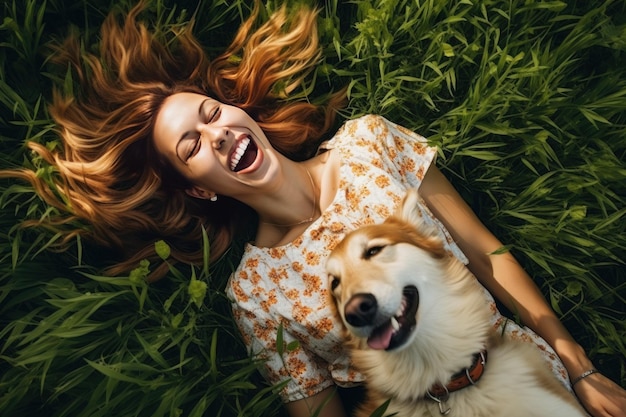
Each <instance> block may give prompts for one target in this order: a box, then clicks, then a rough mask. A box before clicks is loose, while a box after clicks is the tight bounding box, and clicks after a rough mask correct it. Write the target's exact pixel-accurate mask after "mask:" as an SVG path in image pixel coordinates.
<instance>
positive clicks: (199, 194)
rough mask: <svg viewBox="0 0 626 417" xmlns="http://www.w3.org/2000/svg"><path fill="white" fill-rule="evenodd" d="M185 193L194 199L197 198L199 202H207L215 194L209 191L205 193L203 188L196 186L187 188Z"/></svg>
mask: <svg viewBox="0 0 626 417" xmlns="http://www.w3.org/2000/svg"><path fill="white" fill-rule="evenodd" d="M185 192H186V193H187V195H190V196H191V197H194V198H199V199H201V200H209V199H210V198H211V197H213V196H214V195H215V193H213V192H211V191H207V190H205V189H204V188H200V187H196V186H194V187H191V188H187V189H186V190H185Z"/></svg>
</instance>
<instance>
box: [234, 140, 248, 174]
mask: <svg viewBox="0 0 626 417" xmlns="http://www.w3.org/2000/svg"><path fill="white" fill-rule="evenodd" d="M248 145H250V138H245V139H243V140H242V141H241V142H239V145H237V149H235V152H233V157H232V159H231V160H230V170H231V171H234V169H235V167H236V166H237V164H238V163H239V161H240V160H241V157H242V156H243V154H244V153H246V149H248Z"/></svg>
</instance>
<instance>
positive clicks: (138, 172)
mask: <svg viewBox="0 0 626 417" xmlns="http://www.w3.org/2000/svg"><path fill="white" fill-rule="evenodd" d="M140 11H141V7H140V6H139V7H136V8H134V9H133V10H132V11H131V12H130V13H129V14H128V15H127V17H126V18H125V19H123V21H122V22H121V23H120V22H119V20H118V16H116V15H114V14H112V15H111V16H109V17H108V18H107V19H106V21H105V23H104V24H103V27H102V40H101V45H100V52H99V54H97V55H87V56H85V55H83V54H82V53H81V46H80V40H79V39H77V38H74V37H72V38H69V39H68V40H67V41H66V42H65V44H63V45H62V46H60V47H59V48H58V49H57V53H56V55H55V57H54V59H55V61H56V62H57V63H61V64H65V65H67V64H70V66H71V67H72V69H73V70H74V72H75V74H76V76H77V77H78V80H79V83H80V92H79V93H77V94H76V96H67V95H64V94H61V93H57V94H55V96H54V100H53V102H52V104H51V107H50V111H51V114H52V115H53V117H54V119H55V121H56V123H57V124H58V127H59V132H60V135H61V138H62V141H63V145H64V148H63V150H62V151H60V152H52V151H50V150H49V149H47V148H46V147H44V146H42V145H39V144H37V143H34V142H33V143H31V144H30V147H31V149H32V150H33V151H34V152H35V153H36V154H37V155H39V156H40V157H42V158H43V159H44V160H45V161H47V162H48V163H49V164H51V165H52V166H53V167H54V168H55V169H56V171H57V172H58V176H57V177H56V181H57V183H56V184H54V188H55V189H56V191H53V190H52V189H51V188H50V186H49V185H48V184H46V183H45V182H43V181H42V180H41V179H40V178H39V177H38V176H37V174H36V173H35V172H32V171H29V170H27V169H24V170H21V171H17V172H16V171H11V172H6V171H5V172H3V173H2V176H4V177H8V176H10V177H17V178H20V179H22V180H25V181H28V182H30V183H31V184H33V186H34V187H35V188H36V189H37V191H38V192H39V194H40V195H41V196H42V197H43V198H44V199H45V201H46V202H47V203H48V204H50V205H52V206H54V207H56V208H58V209H60V210H61V211H65V210H68V209H67V207H68V206H69V211H66V215H65V216H64V217H62V218H58V219H53V220H52V221H53V222H55V223H58V222H61V223H68V224H69V223H71V222H72V221H73V220H80V221H81V222H86V223H87V224H89V225H90V229H89V231H86V230H80V231H75V232H70V233H68V235H67V238H68V239H70V238H71V237H72V236H73V235H74V233H84V234H85V237H86V238H89V239H91V240H93V241H95V242H96V243H97V244H101V245H106V246H111V247H115V248H117V249H120V250H121V251H122V252H123V253H124V254H126V257H125V259H124V260H123V261H122V262H120V263H119V264H117V265H116V266H114V267H113V268H111V270H110V271H109V272H110V273H111V274H117V273H122V272H126V271H129V270H131V269H132V268H134V267H136V265H137V263H138V262H139V260H141V259H144V258H154V257H155V254H154V249H153V248H154V242H155V241H156V240H159V239H164V240H166V241H167V242H168V243H169V245H170V246H171V247H172V249H173V251H172V257H173V258H174V259H176V260H177V261H180V262H185V263H195V262H198V263H199V262H202V251H201V250H200V247H199V242H201V241H202V230H203V228H204V229H206V230H207V231H208V233H209V238H210V242H211V258H212V260H215V259H217V258H219V257H220V256H221V255H222V254H223V253H224V252H225V251H226V250H227V248H228V247H229V245H230V244H231V242H232V240H233V238H234V237H235V236H236V235H237V234H238V233H240V232H241V229H242V227H243V226H244V225H245V224H248V222H247V221H244V219H251V218H252V219H254V218H258V226H257V229H256V234H255V238H254V241H253V242H249V243H248V244H247V245H246V247H245V251H244V254H243V258H242V259H241V262H240V264H239V266H238V267H237V268H236V270H235V271H234V272H233V274H232V276H231V277H230V280H229V283H228V287H227V291H228V294H229V296H230V297H231V298H232V300H233V312H234V316H235V318H236V320H237V322H238V324H239V327H240V330H241V334H242V337H243V339H244V341H245V342H246V344H247V345H248V346H249V348H250V350H251V353H254V354H258V355H260V356H261V357H262V358H264V360H265V367H264V371H263V373H264V376H265V377H266V378H267V380H268V382H269V383H271V384H275V383H284V385H283V386H282V390H281V395H282V397H283V398H284V401H285V404H286V409H287V410H288V412H289V414H290V415H292V416H294V417H298V416H309V415H311V414H312V413H313V412H315V411H316V410H318V409H319V414H318V415H319V416H321V417H325V416H342V415H345V410H344V406H343V405H342V402H341V399H340V397H339V396H337V395H333V393H334V392H335V387H336V386H342V387H353V386H356V385H358V384H360V383H361V382H362V376H361V375H360V374H359V373H358V372H357V371H356V370H354V369H352V368H351V366H350V363H349V361H348V359H347V356H346V352H345V351H344V350H343V348H342V339H341V332H340V323H339V321H338V320H337V319H335V318H334V317H333V315H332V312H331V311H332V310H331V306H330V304H329V299H328V295H327V294H328V292H327V288H326V284H327V283H326V279H325V272H324V259H325V257H326V256H327V254H328V253H329V251H330V250H331V249H332V248H333V247H334V245H335V244H336V243H337V242H338V241H339V240H340V239H341V238H342V237H343V236H344V235H345V233H346V232H347V231H349V230H352V229H355V228H357V227H359V226H361V225H364V224H370V223H373V222H378V221H382V220H383V219H384V218H385V217H387V216H388V215H389V214H390V213H391V212H392V211H393V210H394V208H395V206H396V205H397V204H398V203H399V201H400V200H401V198H402V196H403V195H404V192H405V190H406V189H408V188H419V190H420V194H421V196H422V198H423V201H422V202H421V205H420V209H421V210H422V212H423V213H424V216H425V218H426V219H427V221H429V222H430V223H432V224H433V225H434V226H436V227H437V229H438V230H439V233H440V234H441V236H442V238H444V239H445V241H446V242H447V250H448V251H449V253H450V254H451V255H452V256H456V257H457V258H459V259H460V260H462V261H463V262H464V263H465V264H466V265H467V267H468V268H469V269H470V270H471V271H472V273H473V274H474V275H475V276H476V278H477V279H478V280H479V281H480V282H481V283H482V285H484V287H485V288H486V289H487V290H488V291H489V292H490V293H491V294H492V295H493V296H495V297H496V298H497V299H499V300H501V301H502V302H503V304H504V305H505V306H506V307H508V309H509V310H511V311H515V312H518V313H519V316H520V319H521V321H522V322H523V323H524V324H525V325H526V326H528V327H520V326H517V325H515V324H511V323H508V324H506V326H505V331H506V332H508V333H509V334H511V335H512V336H513V337H516V338H519V339H523V340H526V341H528V343H533V344H535V345H536V346H537V348H538V349H541V350H542V352H544V355H545V358H546V363H547V364H548V365H549V366H550V367H551V369H552V370H553V371H554V374H555V377H557V378H560V379H561V380H562V381H563V383H564V384H566V385H567V386H569V385H570V381H571V385H572V386H573V391H574V392H575V394H576V395H577V396H578V398H579V400H580V401H581V402H582V404H583V405H584V406H585V407H586V409H587V410H588V411H589V412H590V413H591V414H592V415H593V416H595V417H601V416H614V417H626V411H625V410H626V392H625V391H624V390H623V389H622V388H620V387H619V386H618V385H617V384H615V383H614V382H612V381H611V380H610V379H608V378H607V377H605V376H604V375H602V374H601V373H599V372H597V371H595V370H594V367H593V364H592V363H591V361H590V360H589V358H588V357H587V355H586V354H585V352H584V351H583V349H582V348H581V346H580V345H579V344H578V343H576V342H575V341H574V340H573V338H572V336H571V335H570V334H569V333H568V331H567V330H566V329H565V327H564V326H563V325H562V324H561V323H560V321H559V320H558V318H557V316H556V315H555V313H554V312H553V311H552V310H551V308H550V307H549V306H548V304H547V303H546V301H545V300H544V298H543V296H542V295H541V293H540V291H539V290H538V288H537V287H536V286H535V284H534V283H533V280H532V279H531V278H530V277H529V276H528V274H527V273H526V272H525V271H524V270H523V269H522V268H521V267H520V265H519V264H518V262H517V261H516V260H515V259H514V258H513V256H512V255H511V254H510V253H505V254H499V255H490V254H493V253H494V252H496V250H497V249H499V248H500V247H501V246H502V243H501V242H500V241H498V239H497V238H495V237H494V236H493V234H492V233H491V232H490V231H489V230H487V228H486V227H485V226H484V225H483V224H482V223H481V222H480V221H479V219H478V218H477V217H476V215H475V214H474V213H473V212H472V211H471V209H470V208H469V207H468V205H467V204H466V203H465V202H464V201H463V200H462V199H461V197H460V196H459V194H458V193H457V192H456V191H455V190H454V188H453V187H452V186H451V184H450V183H449V182H448V180H447V179H446V178H445V177H444V176H443V175H442V173H441V172H440V171H439V170H438V169H437V167H436V166H435V155H436V149H435V148H433V147H431V146H429V145H428V144H427V142H426V140H425V139H424V138H423V137H421V136H419V135H417V134H415V133H413V132H410V131H408V130H407V129H405V128H403V127H401V126H398V125H396V124H394V123H392V122H390V121H388V120H386V119H384V118H382V117H379V116H373V115H371V116H365V117H362V118H359V119H355V120H351V121H348V122H347V123H345V124H344V125H343V126H342V127H341V128H340V129H339V131H337V132H336V133H335V134H334V135H333V136H332V138H331V139H330V140H328V141H326V142H324V143H323V144H322V145H321V146H319V148H318V146H317V145H319V143H320V141H321V139H322V138H323V137H325V135H328V134H329V133H331V132H330V129H331V126H333V123H334V119H335V110H336V107H337V106H338V105H339V103H340V102H342V100H343V98H342V96H341V94H335V95H333V96H330V98H329V99H328V100H327V102H326V103H325V104H324V105H319V106H318V105H313V104H310V103H308V102H299V101H291V102H285V101H284V100H283V99H282V98H283V97H284V96H285V95H289V93H290V92H291V91H293V90H294V89H296V88H297V87H298V86H299V83H300V82H301V80H302V78H303V77H304V76H305V75H306V74H307V72H308V71H310V70H312V69H313V68H314V66H315V65H316V63H317V62H318V58H319V56H320V50H319V48H318V44H317V38H316V13H315V12H313V11H311V10H307V9H301V10H299V11H297V12H294V14H292V15H290V14H289V13H288V12H287V11H286V9H284V8H283V9H281V10H279V11H278V12H276V13H275V14H273V15H272V16H271V17H270V19H269V20H268V21H267V22H266V23H264V24H262V25H261V26H260V27H259V28H258V29H254V28H255V22H256V21H257V20H258V19H257V17H258V16H257V15H256V13H255V14H253V16H252V17H251V18H250V19H249V20H247V21H246V22H245V23H244V24H243V25H242V27H241V28H240V30H239V32H238V34H237V36H236V37H235V39H234V40H233V42H232V44H231V46H230V47H229V48H228V49H227V50H226V51H225V52H224V53H223V54H222V55H220V56H219V57H217V58H215V59H214V60H211V61H209V60H208V58H207V57H206V55H205V53H204V52H203V50H202V48H201V47H200V44H199V43H198V41H197V40H196V39H194V38H193V37H192V35H191V30H183V31H181V34H180V36H179V37H178V38H177V42H176V43H175V44H170V43H166V42H162V41H160V40H159V38H158V37H157V36H156V35H154V34H152V33H151V32H149V31H148V30H147V28H146V27H145V26H144V25H143V24H141V23H139V22H138V14H139V13H140ZM188 29H189V28H188ZM233 57H236V58H237V59H233ZM278 86H280V88H281V89H280V91H277V90H278ZM315 148H318V149H317V151H315ZM312 150H313V152H311V151H312ZM57 192H58V194H57ZM66 202H69V205H68V204H66ZM164 272H165V266H162V267H161V268H158V269H157V270H155V271H153V275H152V277H153V278H154V279H156V278H159V277H160V276H162V275H163V274H164ZM488 302H490V303H491V304H492V305H493V313H494V316H493V321H494V326H504V323H505V322H506V321H505V320H504V319H503V318H502V316H501V315H500V314H499V313H498V312H497V309H496V308H495V302H494V301H493V299H491V298H489V299H488ZM279 329H282V330H281V331H282V332H283V339H284V340H285V342H286V343H289V342H297V344H295V343H290V344H289V346H291V347H292V349H282V347H281V348H280V349H277V347H276V335H277V333H278V332H279ZM294 346H295V347H294Z"/></svg>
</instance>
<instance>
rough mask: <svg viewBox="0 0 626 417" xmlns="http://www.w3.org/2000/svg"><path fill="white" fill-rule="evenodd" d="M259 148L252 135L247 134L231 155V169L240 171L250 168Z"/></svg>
mask: <svg viewBox="0 0 626 417" xmlns="http://www.w3.org/2000/svg"><path fill="white" fill-rule="evenodd" d="M258 152H259V149H258V148H257V146H256V143H254V141H253V140H252V138H251V137H250V136H246V137H245V138H243V139H242V140H241V141H239V143H238V144H237V148H235V151H234V152H233V153H232V155H231V156H230V170H231V171H233V172H239V171H241V170H243V169H246V168H248V167H249V166H250V165H252V163H253V162H254V161H255V160H256V157H257V153H258Z"/></svg>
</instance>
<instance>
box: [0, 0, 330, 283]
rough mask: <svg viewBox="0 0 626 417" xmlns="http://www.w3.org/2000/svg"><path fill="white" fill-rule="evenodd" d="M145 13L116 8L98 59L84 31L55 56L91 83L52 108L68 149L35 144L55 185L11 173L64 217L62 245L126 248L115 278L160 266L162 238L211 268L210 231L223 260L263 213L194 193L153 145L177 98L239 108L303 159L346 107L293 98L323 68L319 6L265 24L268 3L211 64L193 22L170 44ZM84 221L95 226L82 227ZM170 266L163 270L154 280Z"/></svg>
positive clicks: (53, 222) (175, 253)
mask: <svg viewBox="0 0 626 417" xmlns="http://www.w3.org/2000/svg"><path fill="white" fill-rule="evenodd" d="M142 9H143V4H142V3H140V4H138V5H137V6H135V7H133V8H132V9H131V10H130V12H129V13H128V14H127V16H126V17H125V18H123V19H121V18H120V16H119V15H118V13H113V12H112V13H111V14H110V15H109V16H108V17H107V18H106V19H105V21H104V23H103V25H102V28H101V41H100V45H99V52H98V53H97V54H94V53H87V52H85V51H84V50H83V49H82V48H81V40H80V37H79V36H77V35H71V36H69V37H68V38H67V39H66V40H65V41H64V42H63V43H62V44H61V45H59V46H58V47H57V48H55V53H54V55H53V61H54V62H55V63H57V64H61V65H64V66H69V68H71V69H72V71H73V74H74V75H75V78H76V80H77V85H78V87H79V88H78V91H77V92H76V93H75V94H68V93H63V92H61V91H60V90H58V89H57V90H55V92H54V94H53V99H52V103H51V105H50V113H51V115H52V117H53V118H54V120H55V122H56V125H57V126H58V132H59V135H60V137H61V139H62V143H63V149H62V151H58V152H54V151H50V150H49V149H48V148H46V147H45V146H43V145H41V144H38V143H36V142H30V143H29V145H28V146H29V147H30V149H32V150H33V151H34V152H35V153H36V154H37V155H39V156H40V157H41V158H43V159H44V160H45V161H46V162H47V163H48V164H50V165H51V166H53V167H54V169H55V170H56V175H55V176H54V180H53V184H50V183H48V182H46V181H44V180H42V179H41V178H39V177H38V176H37V174H36V173H35V172H33V171H32V170H29V169H26V168H24V169H21V170H15V171H10V172H9V171H4V172H2V173H0V176H3V177H7V176H12V177H17V178H20V179H23V180H26V181H28V182H30V183H31V184H32V185H33V187H34V188H35V190H36V192H37V193H38V194H39V195H40V196H41V198H42V199H43V200H44V201H45V202H46V203H47V204H49V205H51V206H53V207H55V208H57V209H58V210H59V211H60V212H61V213H62V214H61V215H59V216H57V217H55V218H51V219H49V220H47V221H46V223H45V224H43V225H44V226H50V227H55V228H57V230H58V227H59V226H63V225H65V226H67V227H65V228H64V229H63V230H64V238H63V239H62V240H61V245H67V244H69V243H70V241H71V240H72V239H73V238H74V237H75V236H76V235H81V236H85V237H87V238H88V239H90V240H91V241H93V242H95V243H96V244H98V245H104V246H108V247H112V248H116V249H118V250H120V251H121V253H122V257H121V258H122V259H121V260H120V261H119V262H117V263H116V264H115V265H113V266H112V267H110V268H109V269H108V273H110V274H119V273H124V272H127V271H129V270H131V269H132V268H134V267H136V266H137V263H138V262H139V260H141V259H152V260H154V259H156V254H155V251H154V243H155V241H157V240H159V239H163V240H165V241H166V242H167V243H168V244H169V245H170V247H171V248H172V252H171V257H172V258H174V259H175V260H176V261H181V262H185V263H198V262H201V261H202V247H201V242H202V234H203V229H204V230H206V232H207V233H208V236H209V241H210V260H211V261H214V260H216V259H217V258H219V257H220V256H221V255H222V254H224V252H225V251H226V250H227V249H228V247H229V246H230V245H231V243H232V240H233V237H234V235H235V233H237V232H238V229H237V226H238V225H239V224H240V223H241V221H240V220H238V219H241V218H245V217H246V216H250V215H252V214H253V213H252V211H251V209H250V208H248V207H246V206H244V205H243V204H241V203H239V202H237V201H235V200H232V199H229V198H220V200H219V201H218V202H208V203H207V202H206V201H203V200H198V199H194V198H192V197H189V196H187V194H186V193H185V192H184V190H185V188H188V186H189V184H188V183H187V182H186V181H185V179H184V178H183V177H182V175H180V174H178V173H177V172H176V171H175V169H173V167H171V166H170V165H169V164H167V163H166V162H165V160H164V158H161V157H160V156H159V155H158V153H157V152H156V150H155V147H154V144H153V140H152V136H153V129H154V122H155V119H156V115H157V113H158V111H159V110H160V108H161V106H162V104H163V102H164V100H165V99H166V98H167V97H169V96H170V95H172V94H174V93H177V92H183V91H187V92H197V93H201V94H208V95H211V96H213V97H214V98H216V99H218V100H220V101H223V102H225V103H228V104H232V105H235V106H238V107H240V108H242V109H243V110H245V111H246V112H248V113H249V114H250V115H251V116H252V117H253V118H254V119H255V120H256V121H257V122H258V123H259V125H260V126H261V128H262V129H263V130H264V131H265V133H266V135H267V137H268V139H269V140H270V141H271V142H272V144H273V146H275V147H276V149H277V150H279V151H280V152H283V153H284V154H286V155H288V156H291V157H295V156H296V155H298V152H299V151H300V150H302V149H303V148H306V147H307V144H310V143H317V142H318V141H319V139H320V138H321V137H322V135H323V134H325V133H326V132H327V131H328V130H329V128H330V127H331V126H332V124H333V121H334V117H335V111H334V107H335V106H337V105H338V104H339V102H340V101H341V100H342V96H341V94H335V95H332V96H330V98H329V99H328V100H327V103H326V105H325V106H322V105H319V106H318V105H313V104H311V103H308V102H306V101H291V102H290V101H288V100H285V98H286V97H288V96H289V94H290V93H291V92H292V91H293V90H294V89H296V88H297V87H298V86H299V85H300V84H301V83H302V81H303V78H304V77H305V76H306V74H307V73H308V72H309V71H311V70H312V69H313V68H314V66H315V64H316V63H317V62H318V60H319V56H320V51H319V47H318V44H317V32H316V12H315V11H314V10H311V9H306V8H304V9H300V10H298V11H297V12H294V13H295V15H293V16H289V12H288V11H287V10H286V8H284V7H283V8H282V9H280V10H278V11H277V12H276V13H274V14H272V15H271V16H270V17H269V19H267V21H265V22H259V20H260V18H259V16H260V13H259V9H260V6H259V4H258V3H257V5H256V6H255V9H254V10H253V12H252V14H251V16H250V17H249V18H248V19H247V20H246V21H245V22H244V23H243V24H242V25H241V27H240V28H239V30H238V32H237V34H236V36H235V38H234V40H233V41H232V43H231V45H230V46H229V47H228V48H227V49H226V51H224V53H223V54H222V55H220V56H218V57H217V58H215V59H214V60H213V61H210V60H209V59H208V57H207V55H206V53H205V51H204V50H203V48H202V46H201V45H200V43H199V41H198V40H197V39H196V38H195V37H194V36H193V34H192V29H193V20H192V21H191V22H189V23H188V24H187V25H185V26H184V27H181V28H179V29H178V31H177V33H175V36H174V37H173V41H172V39H169V40H167V39H164V38H163V37H162V35H161V36H157V35H156V34H154V33H152V32H150V31H149V29H148V27H147V26H146V25H145V24H144V23H142V22H140V21H139V16H138V15H139V14H140V12H141V11H142ZM306 156H308V155H302V154H300V157H306ZM76 221H78V222H79V223H82V224H85V223H86V224H87V225H88V227H72V226H70V225H73V224H75V222H76ZM166 268H167V267H166V265H163V264H162V265H161V266H160V267H158V268H157V269H156V270H155V271H153V272H152V277H153V278H157V277H160V276H162V275H163V274H164V273H165V272H166Z"/></svg>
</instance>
